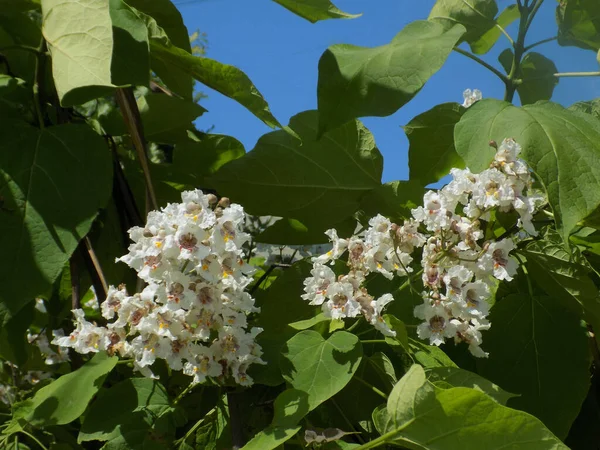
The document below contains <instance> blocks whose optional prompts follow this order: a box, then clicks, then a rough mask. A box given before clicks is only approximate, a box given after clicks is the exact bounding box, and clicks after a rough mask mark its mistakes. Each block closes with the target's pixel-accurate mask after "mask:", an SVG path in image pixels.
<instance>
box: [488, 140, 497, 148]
mask: <svg viewBox="0 0 600 450" xmlns="http://www.w3.org/2000/svg"><path fill="white" fill-rule="evenodd" d="M489 146H490V147H492V148H495V149H496V150H498V144H497V143H496V141H490V143H489Z"/></svg>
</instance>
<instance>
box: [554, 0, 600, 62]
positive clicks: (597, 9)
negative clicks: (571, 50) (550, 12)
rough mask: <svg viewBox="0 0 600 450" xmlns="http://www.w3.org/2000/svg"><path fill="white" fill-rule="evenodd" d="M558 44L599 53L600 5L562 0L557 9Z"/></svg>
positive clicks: (576, 0)
mask: <svg viewBox="0 0 600 450" xmlns="http://www.w3.org/2000/svg"><path fill="white" fill-rule="evenodd" d="M556 21H557V22H558V43H559V44H560V45H575V46H577V47H580V48H585V49H591V50H594V51H597V50H598V49H599V48H600V3H599V2H597V1H596V0H562V1H561V2H560V5H558V6H557V7H556Z"/></svg>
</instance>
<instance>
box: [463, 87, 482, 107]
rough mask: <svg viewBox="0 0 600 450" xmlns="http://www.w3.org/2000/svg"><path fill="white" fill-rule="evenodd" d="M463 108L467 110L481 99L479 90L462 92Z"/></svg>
mask: <svg viewBox="0 0 600 450" xmlns="http://www.w3.org/2000/svg"><path fill="white" fill-rule="evenodd" d="M463 99H464V101H463V104H462V105H463V106H464V107H465V108H468V107H469V106H471V105H472V104H473V103H475V102H476V101H478V100H481V99H482V94H481V91H480V90H479V89H473V90H471V89H465V90H464V92H463Z"/></svg>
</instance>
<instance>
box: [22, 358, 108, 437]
mask: <svg viewBox="0 0 600 450" xmlns="http://www.w3.org/2000/svg"><path fill="white" fill-rule="evenodd" d="M117 361H118V358H117V357H116V356H112V357H108V356H107V355H106V353H103V352H102V353H97V354H96V355H95V356H94V357H93V358H92V359H91V360H89V361H88V362H87V363H86V364H85V365H83V366H82V367H81V368H79V369H77V370H76V371H75V372H71V373H68V374H66V375H63V376H62V377H60V378H58V379H57V380H55V381H53V382H52V383H50V384H49V385H47V386H44V387H43V388H42V389H40V390H39V391H37V392H36V393H35V395H34V396H33V398H31V399H27V400H25V401H24V402H22V403H19V405H18V406H16V410H15V412H14V419H13V420H15V421H17V422H19V423H22V421H25V422H27V423H29V424H31V425H33V426H35V427H46V426H50V425H65V424H67V423H70V422H72V421H74V420H75V419H77V418H79V417H80V416H81V415H82V414H83V412H84V411H85V409H86V408H87V405H88V403H89V402H90V400H92V398H93V397H94V395H96V393H97V392H98V390H99V389H100V387H101V386H102V382H103V381H104V378H105V377H106V375H107V374H108V373H109V372H110V371H111V370H112V369H113V368H114V367H115V365H116V364H117Z"/></svg>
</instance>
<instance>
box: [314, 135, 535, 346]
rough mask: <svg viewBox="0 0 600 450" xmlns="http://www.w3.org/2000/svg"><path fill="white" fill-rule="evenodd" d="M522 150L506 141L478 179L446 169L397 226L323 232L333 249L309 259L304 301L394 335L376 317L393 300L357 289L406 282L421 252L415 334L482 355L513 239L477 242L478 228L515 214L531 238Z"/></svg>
mask: <svg viewBox="0 0 600 450" xmlns="http://www.w3.org/2000/svg"><path fill="white" fill-rule="evenodd" d="M520 151H521V147H520V146H519V145H518V144H517V143H516V142H515V141H514V140H512V139H506V140H505V141H504V142H503V143H502V145H501V146H500V147H499V148H498V149H497V152H496V154H495V157H494V160H493V161H492V163H491V165H490V167H489V169H487V170H484V171H483V172H481V173H479V174H474V173H471V172H470V171H469V170H468V169H464V170H461V169H452V171H451V175H452V178H453V179H452V181H451V182H450V183H449V184H448V185H446V186H445V187H444V188H442V189H441V190H439V191H428V192H427V193H426V194H425V196H424V198H423V206H419V207H418V208H415V209H413V210H412V216H413V218H412V219H410V220H406V221H405V222H404V224H403V225H402V226H399V225H397V224H392V223H391V222H390V221H389V220H387V219H386V218H384V217H382V216H379V215H378V216H376V217H374V218H372V219H371V220H370V221H369V225H370V226H369V228H368V229H367V230H365V231H363V232H362V233H360V234H358V235H357V236H352V237H351V238H350V239H340V238H338V236H337V232H336V231H335V230H328V231H327V235H328V236H329V237H330V240H331V241H332V243H333V249H332V250H331V251H330V252H328V253H327V254H325V255H322V256H319V257H316V258H313V269H312V272H311V274H312V277H310V278H307V279H306V280H305V282H304V284H305V294H304V295H303V298H304V299H305V300H308V301H310V304H312V305H322V308H323V312H324V313H325V314H326V315H327V316H328V317H332V318H344V317H357V316H358V315H359V314H363V315H364V316H365V318H366V319H367V320H368V321H369V322H370V323H371V324H373V325H374V326H375V327H376V328H378V329H379V330H380V331H381V332H382V333H383V334H384V335H393V332H392V331H391V330H390V329H389V327H388V326H387V325H386V324H385V322H384V321H383V319H382V316H381V313H382V309H383V307H384V306H385V305H386V304H387V303H389V302H390V301H392V300H393V298H392V295H391V294H385V295H383V296H382V297H380V298H379V299H377V300H375V299H374V298H373V297H372V296H370V295H369V294H368V292H367V290H366V288H365V287H364V285H363V283H364V281H365V279H366V276H367V275H368V274H370V273H374V272H377V273H380V274H382V275H383V276H385V277H387V278H392V277H393V276H395V275H397V276H410V275H409V274H410V273H411V272H413V271H414V269H413V268H412V267H410V265H411V263H412V262H413V257H412V253H413V251H414V250H415V248H419V247H423V250H422V257H421V268H422V281H423V286H424V290H423V292H422V296H423V304H421V305H418V306H417V307H416V308H415V311H414V314H415V316H416V317H418V318H420V319H423V320H424V322H423V323H422V324H420V325H419V326H418V327H417V335H418V336H419V337H420V338H421V339H428V340H429V342H430V344H432V345H440V344H442V343H444V342H445V339H447V338H448V339H449V338H454V340H455V341H456V342H466V343H467V344H468V345H469V350H470V351H471V353H472V354H473V355H475V356H478V357H485V356H487V354H486V353H485V352H484V351H483V350H482V349H481V347H480V345H481V343H482V336H481V330H487V329H489V327H490V323H489V321H488V320H487V319H486V316H487V314H488V312H489V302H488V300H489V299H490V297H491V295H492V291H493V289H494V287H495V286H496V283H497V282H496V280H507V281H510V280H512V277H513V276H514V275H515V273H516V270H517V261H516V260H514V259H513V257H511V256H510V255H509V253H510V252H511V250H513V249H514V248H515V243H514V241H513V240H512V239H510V238H506V239H502V240H499V241H493V240H492V241H486V242H483V238H484V232H483V231H482V230H481V228H480V227H481V222H482V221H486V222H489V221H490V220H491V214H492V212H493V211H496V212H498V211H501V212H512V211H516V212H517V213H518V215H519V219H518V222H517V225H518V226H519V227H522V228H524V229H525V231H527V232H528V233H529V234H531V235H535V234H536V231H535V228H534V227H533V224H532V222H531V220H532V218H533V213H534V210H535V207H536V205H537V204H538V203H539V202H540V201H542V200H543V199H542V197H540V196H537V195H532V194H531V185H532V179H531V175H530V172H529V169H528V167H527V164H526V163H525V162H524V161H522V160H520V159H519V158H518V155H519V152H520ZM346 252H347V255H348V256H347V261H348V262H347V264H348V267H349V273H348V274H346V275H340V276H338V277H336V275H335V274H334V272H333V270H332V269H331V268H330V267H328V266H327V265H326V264H327V263H333V262H334V261H335V260H337V259H339V258H340V257H342V256H343V255H345V254H346Z"/></svg>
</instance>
